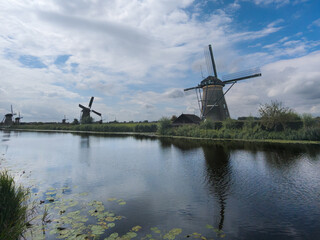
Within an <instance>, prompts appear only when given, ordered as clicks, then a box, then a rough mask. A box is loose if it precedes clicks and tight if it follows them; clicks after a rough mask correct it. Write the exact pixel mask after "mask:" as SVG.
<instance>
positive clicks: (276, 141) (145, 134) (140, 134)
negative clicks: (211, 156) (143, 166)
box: [0, 128, 320, 145]
mask: <svg viewBox="0 0 320 240" xmlns="http://www.w3.org/2000/svg"><path fill="white" fill-rule="evenodd" d="M0 130H5V131H24V132H44V133H74V134H89V135H106V136H136V137H148V138H172V139H187V140H194V141H199V140H201V141H209V142H212V143H221V142H247V143H271V144H272V143H274V144H310V145H320V141H311V140H284V139H240V138H234V139H231V138H210V137H192V136H177V135H169V134H168V135H166V134H164V135H161V134H158V133H157V132H101V131H80V130H78V131H76V130H50V129H19V128H0Z"/></svg>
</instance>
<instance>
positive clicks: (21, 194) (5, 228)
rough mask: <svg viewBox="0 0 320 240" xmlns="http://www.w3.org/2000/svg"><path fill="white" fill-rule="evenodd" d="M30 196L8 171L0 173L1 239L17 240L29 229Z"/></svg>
mask: <svg viewBox="0 0 320 240" xmlns="http://www.w3.org/2000/svg"><path fill="white" fill-rule="evenodd" d="M28 195H29V191H28V190H26V189H24V188H23V187H21V186H16V184H15V182H14V179H13V177H11V176H10V175H9V174H8V172H7V171H3V172H0V239H6V240H16V239H18V238H19V237H20V236H21V235H22V233H23V232H24V231H25V229H26V228H27V208H28V207H27V203H26V202H27V198H28Z"/></svg>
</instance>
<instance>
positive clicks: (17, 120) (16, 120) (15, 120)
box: [14, 112, 23, 124]
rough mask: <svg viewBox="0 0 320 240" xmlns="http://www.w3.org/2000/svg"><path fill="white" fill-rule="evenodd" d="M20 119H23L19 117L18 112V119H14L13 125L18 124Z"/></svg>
mask: <svg viewBox="0 0 320 240" xmlns="http://www.w3.org/2000/svg"><path fill="white" fill-rule="evenodd" d="M22 118H23V117H21V116H20V112H19V115H18V117H16V118H15V119H14V123H15V124H20V120H21V119H22Z"/></svg>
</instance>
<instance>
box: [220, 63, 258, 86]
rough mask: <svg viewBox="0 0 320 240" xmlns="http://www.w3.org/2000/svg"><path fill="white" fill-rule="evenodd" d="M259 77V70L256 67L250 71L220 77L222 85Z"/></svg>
mask: <svg viewBox="0 0 320 240" xmlns="http://www.w3.org/2000/svg"><path fill="white" fill-rule="evenodd" d="M260 76H261V72H260V68H258V67H257V68H252V69H249V70H245V71H241V72H236V73H232V74H228V75H224V76H223V77H222V80H223V83H225V84H228V83H233V82H237V81H241V80H244V79H248V78H254V77H260Z"/></svg>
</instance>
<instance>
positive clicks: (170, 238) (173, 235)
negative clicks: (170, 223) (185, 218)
mask: <svg viewBox="0 0 320 240" xmlns="http://www.w3.org/2000/svg"><path fill="white" fill-rule="evenodd" d="M181 232H182V229H181V228H174V229H172V230H170V231H169V232H168V233H166V234H165V235H164V236H163V239H168V240H174V239H175V238H176V236H177V235H179V234H180V233H181Z"/></svg>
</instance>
